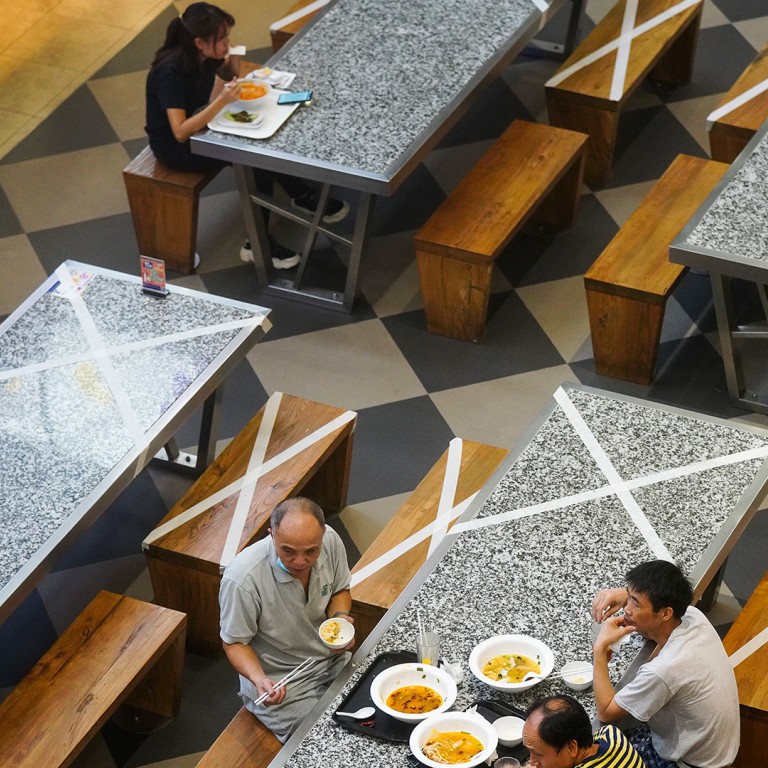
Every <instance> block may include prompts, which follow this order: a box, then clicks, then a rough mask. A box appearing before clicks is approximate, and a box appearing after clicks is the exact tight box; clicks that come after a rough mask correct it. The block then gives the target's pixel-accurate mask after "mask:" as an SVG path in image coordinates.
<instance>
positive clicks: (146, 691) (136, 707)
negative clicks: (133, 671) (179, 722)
mask: <svg viewBox="0 0 768 768" xmlns="http://www.w3.org/2000/svg"><path fill="white" fill-rule="evenodd" d="M183 669H184V635H183V634H181V635H180V636H179V637H177V638H176V639H175V640H174V641H173V644H172V645H171V646H170V647H169V648H168V649H167V650H166V651H165V653H164V654H163V655H162V656H161V657H160V658H159V659H158V660H157V661H156V662H155V664H154V666H153V667H152V669H150V670H149V672H147V674H146V675H145V676H144V678H143V679H142V680H141V682H140V683H139V684H138V685H137V686H136V687H135V688H134V689H133V692H132V693H131V695H130V696H129V697H128V698H127V699H126V701H125V703H124V707H125V708H127V709H128V710H129V711H130V712H131V714H132V716H133V717H134V718H135V719H137V720H139V721H143V722H145V723H148V722H153V721H156V720H157V719H158V718H160V719H163V718H171V717H175V716H176V715H177V714H178V713H179V705H180V704H181V676H182V672H183ZM142 730H143V729H142Z"/></svg>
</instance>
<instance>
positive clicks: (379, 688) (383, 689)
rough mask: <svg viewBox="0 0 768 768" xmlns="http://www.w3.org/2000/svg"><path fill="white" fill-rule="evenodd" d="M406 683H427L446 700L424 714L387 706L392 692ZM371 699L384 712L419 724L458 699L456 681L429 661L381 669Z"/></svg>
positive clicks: (372, 685)
mask: <svg viewBox="0 0 768 768" xmlns="http://www.w3.org/2000/svg"><path fill="white" fill-rule="evenodd" d="M406 685H424V686H426V687H427V688H432V689H433V690H435V691H437V692H438V693H439V694H440V695H441V696H442V697H443V703H442V704H441V705H440V706H439V707H437V709H433V710H431V711H430V712H424V713H422V714H410V713H408V712H398V711H397V710H396V709H392V708H391V707H388V706H387V698H388V697H389V694H390V693H392V692H393V691H396V690H397V689H398V688H403V687H404V686H406ZM371 699H372V700H373V703H374V705H375V706H376V707H377V708H378V709H380V710H381V711H382V712H385V713H386V714H388V715H390V717H394V718H395V719H397V720H402V721H403V722H405V723H417V722H419V721H420V720H424V719H426V718H427V717H429V716H430V715H434V714H437V713H439V712H445V710H446V709H449V708H450V706H451V705H452V704H453V702H454V701H456V682H455V681H454V679H453V678H452V677H451V676H450V675H449V674H448V673H447V672H446V671H445V670H444V669H438V668H437V667H433V666H430V665H429V664H420V663H418V662H412V663H408V664H396V665H395V666H394V667H389V668H388V669H385V670H384V671H383V672H379V674H378V675H376V677H374V678H373V680H372V681H371Z"/></svg>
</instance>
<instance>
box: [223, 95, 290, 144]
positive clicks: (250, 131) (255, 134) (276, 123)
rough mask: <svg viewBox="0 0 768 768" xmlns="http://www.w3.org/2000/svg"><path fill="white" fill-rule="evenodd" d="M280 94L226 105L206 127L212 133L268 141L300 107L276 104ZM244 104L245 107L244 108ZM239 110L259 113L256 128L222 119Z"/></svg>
mask: <svg viewBox="0 0 768 768" xmlns="http://www.w3.org/2000/svg"><path fill="white" fill-rule="evenodd" d="M281 93H284V91H278V90H270V91H269V93H267V95H266V96H262V98H260V99H256V101H254V102H251V101H249V102H243V101H236V102H234V103H232V104H228V105H227V106H226V107H224V109H222V110H221V112H219V114H218V115H216V117H214V118H213V120H211V122H210V123H208V127H209V128H210V129H211V130H212V131H218V132H219V133H231V134H234V135H235V136H244V137H245V138H246V139H268V138H269V137H270V136H272V134H273V133H275V131H276V130H277V129H278V128H279V127H280V126H281V125H282V124H283V123H284V122H285V121H286V120H287V119H288V118H289V117H290V116H291V115H292V114H293V113H294V112H295V111H296V108H297V107H299V106H301V105H300V104H278V103H277V97H278V96H279V95H280V94H281ZM246 104H247V106H245V105H246ZM239 109H248V110H252V111H256V112H260V113H262V114H263V116H264V119H263V121H262V122H261V123H260V124H259V125H258V127H255V128H249V127H247V126H246V125H240V124H239V123H233V122H232V121H231V120H227V119H226V118H224V117H222V116H223V114H224V112H232V111H235V112H236V111H237V110H239Z"/></svg>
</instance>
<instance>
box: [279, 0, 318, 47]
mask: <svg viewBox="0 0 768 768" xmlns="http://www.w3.org/2000/svg"><path fill="white" fill-rule="evenodd" d="M328 2H329V0H325V3H324V4H323V5H322V6H320V5H319V2H318V0H299V2H297V3H294V4H293V5H292V6H291V7H290V8H289V9H288V13H286V14H285V16H283V17H282V18H281V19H278V20H277V21H276V22H274V23H273V24H270V25H269V35H270V37H271V38H272V51H273V53H277V51H279V50H280V49H281V48H282V47H283V46H284V45H285V44H286V43H287V42H288V41H289V40H290V39H291V38H292V37H293V36H294V35H295V34H297V33H298V32H301V30H302V29H304V26H305V25H306V24H307V22H309V21H311V20H312V19H313V18H314V17H315V16H317V14H318V13H320V11H321V10H323V8H324V7H325V5H327V4H328ZM309 5H311V6H312V9H311V10H309V11H307V12H305V13H304V12H303V11H304V9H305V8H306V7H307V6H309ZM286 20H287V21H286Z"/></svg>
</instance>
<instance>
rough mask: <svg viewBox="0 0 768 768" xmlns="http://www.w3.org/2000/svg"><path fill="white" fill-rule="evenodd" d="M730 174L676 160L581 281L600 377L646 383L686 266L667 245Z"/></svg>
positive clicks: (692, 160)
mask: <svg viewBox="0 0 768 768" xmlns="http://www.w3.org/2000/svg"><path fill="white" fill-rule="evenodd" d="M726 170H728V166H727V165H724V164H723V163H718V162H715V161H714V160H706V159H703V158H698V157H690V156H688V155H678V157H677V158H676V159H675V160H674V161H673V162H672V164H671V165H670V166H669V168H668V169H667V170H666V172H665V173H664V174H663V175H662V176H661V178H660V179H659V180H658V181H657V182H656V184H654V186H653V188H652V189H651V191H650V192H649V193H648V195H647V196H646V197H645V199H644V200H643V202H642V203H640V206H639V207H638V208H637V210H636V211H635V212H634V213H633V214H632V216H631V217H630V218H629V219H628V220H627V221H626V222H625V223H624V225H623V226H622V227H621V229H620V230H619V232H618V233H617V234H616V236H615V237H614V238H613V240H611V242H610V243H609V244H608V246H607V247H606V248H605V250H604V251H603V252H602V253H601V254H600V256H599V257H598V259H597V261H595V263H594V264H593V265H592V266H591V267H590V268H589V270H587V273H586V274H585V275H584V286H585V289H586V292H587V310H588V312H589V326H590V330H591V335H592V350H593V352H594V356H595V370H596V371H597V372H598V373H599V374H600V375H602V376H612V377H613V378H616V379H624V380H625V381H634V382H636V383H638V384H649V383H650V382H651V381H652V380H653V375H654V371H655V368H656V354H657V352H658V348H659V338H660V336H661V326H662V321H663V319H664V308H665V306H666V303H667V298H668V297H669V296H670V294H671V293H672V291H673V290H674V288H675V286H676V285H677V283H678V282H679V280H680V278H681V277H682V276H683V274H684V273H685V270H686V267H684V266H682V265H681V264H673V263H671V262H670V261H669V245H670V243H671V242H672V241H673V240H674V238H675V237H676V236H677V235H678V234H679V233H680V230H681V229H682V228H683V227H684V226H685V224H686V223H687V222H688V220H689V219H690V218H691V217H692V216H693V214H694V213H695V212H696V210H697V209H698V208H699V206H700V205H701V203H702V202H703V201H704V199H705V198H706V196H707V195H708V194H709V192H710V191H711V190H712V188H713V187H714V186H715V184H717V182H718V181H719V180H720V178H721V176H722V175H723V174H724V173H725V171H726Z"/></svg>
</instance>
